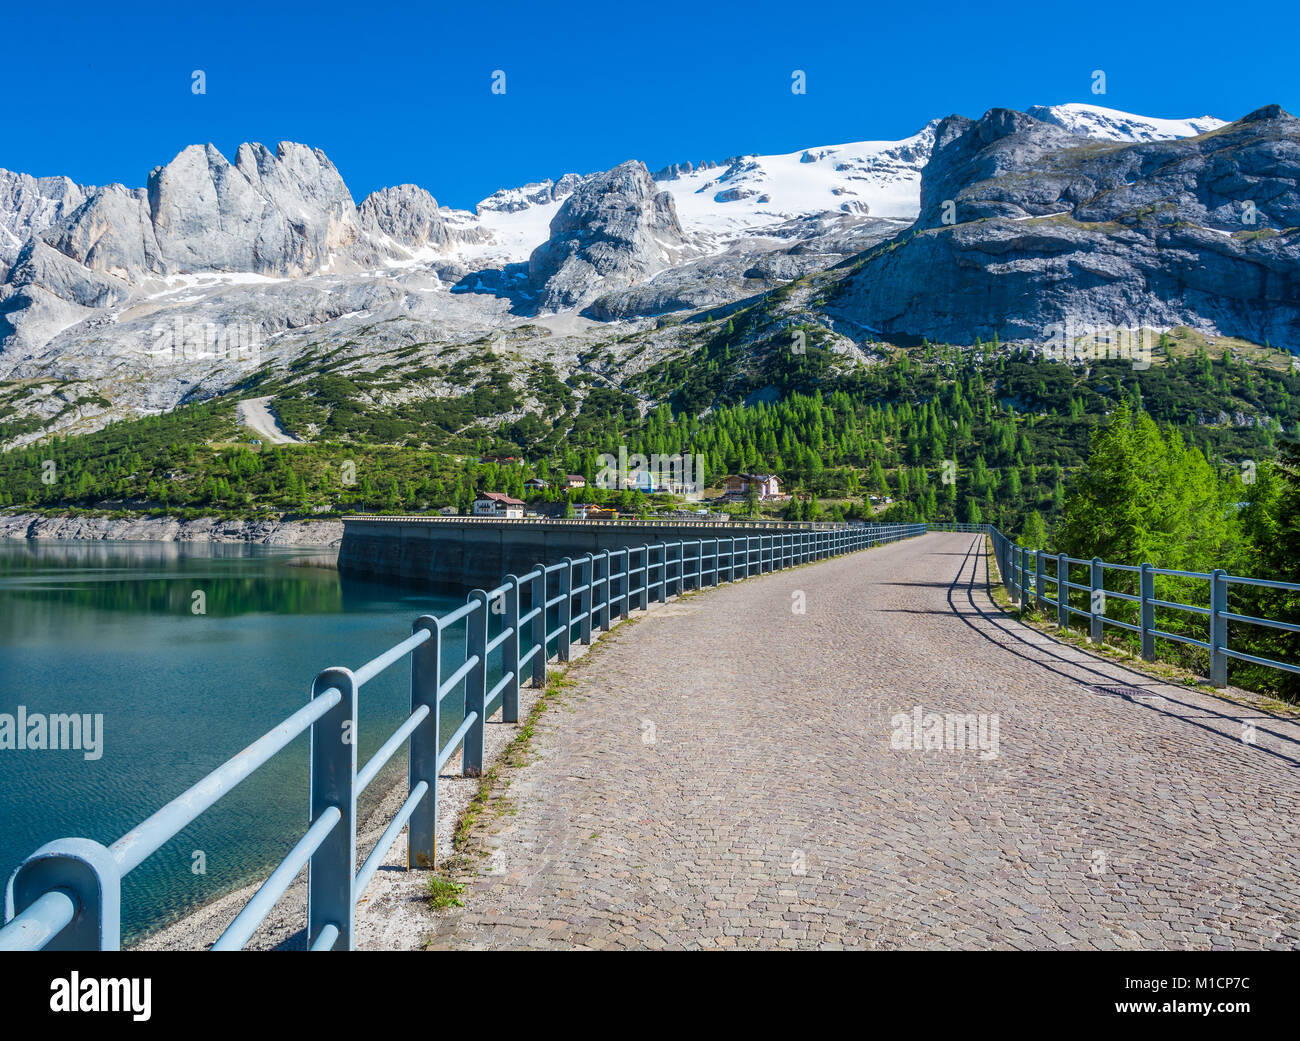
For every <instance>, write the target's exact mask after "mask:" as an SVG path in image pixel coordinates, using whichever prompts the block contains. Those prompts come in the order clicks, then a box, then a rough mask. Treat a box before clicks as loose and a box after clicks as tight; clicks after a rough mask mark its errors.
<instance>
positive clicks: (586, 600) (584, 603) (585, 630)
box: [578, 553, 596, 644]
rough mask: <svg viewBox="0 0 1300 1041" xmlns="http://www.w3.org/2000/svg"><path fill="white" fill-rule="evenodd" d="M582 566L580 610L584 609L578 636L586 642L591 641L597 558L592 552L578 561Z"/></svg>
mask: <svg viewBox="0 0 1300 1041" xmlns="http://www.w3.org/2000/svg"><path fill="white" fill-rule="evenodd" d="M578 563H579V564H580V565H581V567H580V570H579V573H578V581H579V582H581V583H582V596H581V597H580V598H579V600H578V604H579V610H580V611H582V621H581V622H579V623H578V637H579V639H581V640H582V642H583V643H584V644H590V643H591V579H592V574H593V572H594V571H595V569H596V567H595V559H594V558H593V557H592V555H591V554H590V553H586V554H584V555H583V558H582V560H580V561H579V562H578Z"/></svg>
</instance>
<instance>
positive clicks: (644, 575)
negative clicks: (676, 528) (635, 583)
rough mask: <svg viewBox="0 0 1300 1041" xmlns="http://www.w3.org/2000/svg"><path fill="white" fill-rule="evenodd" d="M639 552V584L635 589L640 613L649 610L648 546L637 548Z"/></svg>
mask: <svg viewBox="0 0 1300 1041" xmlns="http://www.w3.org/2000/svg"><path fill="white" fill-rule="evenodd" d="M639 548H640V550H641V564H642V567H641V584H640V586H639V587H638V589H637V600H638V602H639V606H640V608H641V610H642V611H648V610H650V546H649V545H644V546H641V547H639Z"/></svg>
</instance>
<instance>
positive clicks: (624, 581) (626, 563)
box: [618, 549, 632, 621]
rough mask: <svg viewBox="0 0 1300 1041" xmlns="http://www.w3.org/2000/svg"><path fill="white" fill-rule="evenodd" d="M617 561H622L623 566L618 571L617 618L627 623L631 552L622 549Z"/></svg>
mask: <svg viewBox="0 0 1300 1041" xmlns="http://www.w3.org/2000/svg"><path fill="white" fill-rule="evenodd" d="M619 559H620V560H621V561H623V566H622V567H621V568H619V571H618V592H619V598H618V617H619V618H620V619H621V620H622V621H627V615H628V612H629V611H631V610H632V582H631V579H630V577H629V576H630V575H631V572H632V551H631V550H630V549H624V550H623V552H622V553H620V554H619Z"/></svg>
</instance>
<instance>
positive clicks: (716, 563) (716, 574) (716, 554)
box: [710, 539, 722, 586]
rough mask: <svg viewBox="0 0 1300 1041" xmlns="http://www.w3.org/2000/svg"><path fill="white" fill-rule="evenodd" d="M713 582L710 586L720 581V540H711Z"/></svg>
mask: <svg viewBox="0 0 1300 1041" xmlns="http://www.w3.org/2000/svg"><path fill="white" fill-rule="evenodd" d="M712 541H713V581H712V582H711V583H710V584H711V585H715V586H716V585H717V584H718V583H719V582H720V581H721V569H722V540H721V539H713V540H712Z"/></svg>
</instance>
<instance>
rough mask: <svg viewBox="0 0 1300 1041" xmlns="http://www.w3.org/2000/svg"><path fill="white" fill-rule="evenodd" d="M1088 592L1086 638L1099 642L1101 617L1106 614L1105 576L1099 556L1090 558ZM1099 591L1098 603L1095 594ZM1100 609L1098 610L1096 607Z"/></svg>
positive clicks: (1101, 624)
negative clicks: (1099, 598) (1099, 599)
mask: <svg viewBox="0 0 1300 1041" xmlns="http://www.w3.org/2000/svg"><path fill="white" fill-rule="evenodd" d="M1088 585H1089V593H1088V639H1089V640H1091V641H1092V642H1093V643H1101V638H1102V626H1103V624H1104V623H1103V622H1102V619H1103V618H1104V617H1105V615H1106V590H1105V578H1104V574H1103V570H1102V566H1101V557H1093V558H1092V569H1091V572H1090V577H1089V582H1088ZM1098 593H1101V601H1100V605H1099V604H1098V600H1097V594H1098ZM1098 606H1100V607H1101V610H1100V611H1098V610H1097V607H1098Z"/></svg>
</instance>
